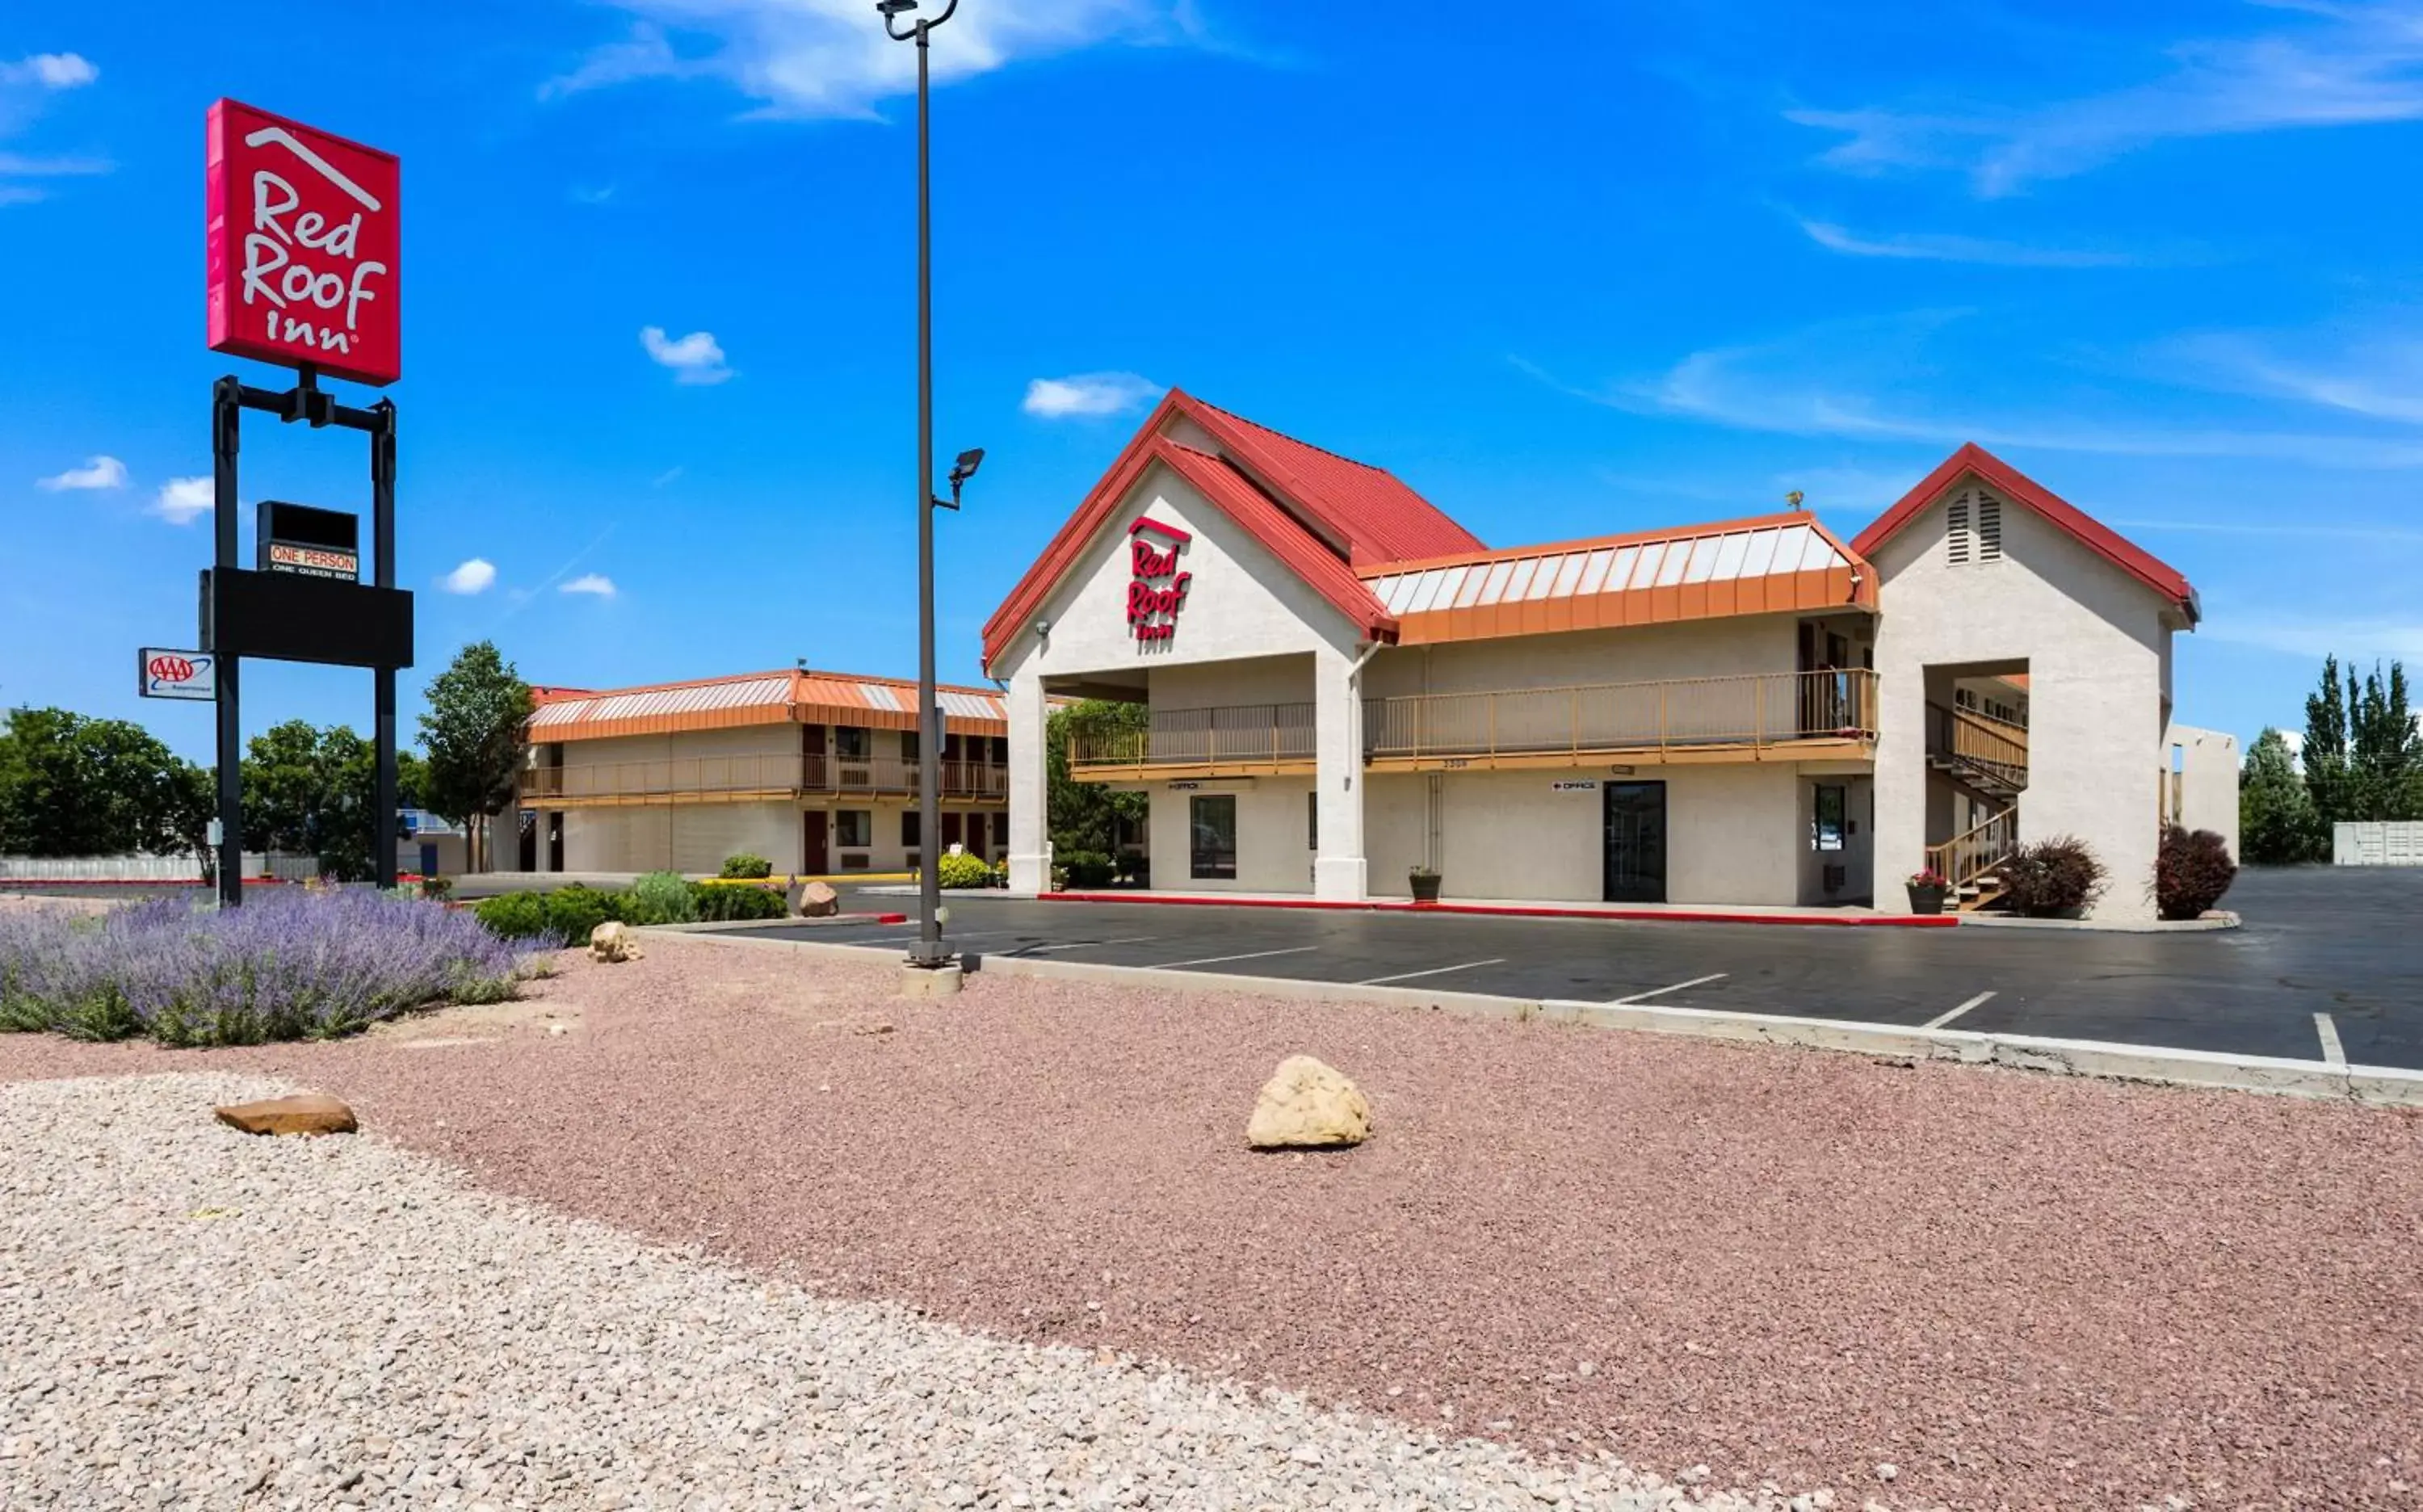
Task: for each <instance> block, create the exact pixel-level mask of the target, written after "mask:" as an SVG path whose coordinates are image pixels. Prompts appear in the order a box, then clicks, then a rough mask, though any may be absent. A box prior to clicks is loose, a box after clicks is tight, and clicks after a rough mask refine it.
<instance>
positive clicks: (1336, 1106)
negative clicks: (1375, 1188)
mask: <svg viewBox="0 0 2423 1512" xmlns="http://www.w3.org/2000/svg"><path fill="white" fill-rule="evenodd" d="M1370 1137H1371V1103H1370V1099H1369V1098H1366V1097H1365V1096H1364V1095H1363V1090H1362V1089H1361V1088H1359V1087H1356V1086H1355V1085H1354V1082H1352V1081H1350V1080H1348V1079H1347V1077H1346V1075H1345V1074H1343V1073H1342V1072H1339V1071H1338V1070H1337V1069H1336V1068H1335V1067H1332V1066H1328V1065H1325V1064H1323V1063H1322V1062H1321V1061H1319V1060H1315V1059H1314V1058H1312V1057H1310V1056H1290V1057H1288V1058H1286V1059H1285V1060H1282V1061H1280V1062H1279V1069H1278V1071H1277V1072H1276V1074H1274V1075H1273V1076H1272V1077H1271V1079H1270V1081H1269V1082H1268V1083H1266V1084H1265V1085H1264V1086H1263V1088H1262V1091H1261V1095H1260V1096H1259V1097H1258V1098H1256V1099H1255V1101H1254V1116H1253V1118H1252V1120H1251V1121H1249V1122H1247V1123H1246V1125H1245V1143H1246V1144H1248V1145H1250V1146H1252V1147H1253V1148H1254V1149H1257V1150H1295V1149H1312V1150H1319V1149H1335V1148H1338V1147H1340V1146H1346V1145H1357V1144H1361V1143H1362V1142H1363V1141H1364V1140H1366V1139H1368V1138H1370Z"/></svg>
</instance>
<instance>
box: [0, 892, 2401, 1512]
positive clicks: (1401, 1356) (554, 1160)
mask: <svg viewBox="0 0 2423 1512" xmlns="http://www.w3.org/2000/svg"><path fill="white" fill-rule="evenodd" d="M892 985H893V976H892V971H891V968H890V967H888V966H882V965H877V964H869V965H867V966H864V967H861V966H858V965H856V964H855V963H833V962H830V961H822V960H816V959H812V958H808V957H803V956H800V955H797V954H793V953H790V952H786V951H780V950H772V949H763V948H740V947H718V946H711V945H706V944H703V943H698V942H689V941H679V940H671V939H659V940H652V941H650V943H649V955H648V958H647V959H646V960H645V961H642V962H639V963H633V964H630V965H626V966H618V967H599V966H591V965H588V964H586V963H579V962H578V960H577V958H576V959H575V960H574V961H573V963H571V964H569V965H568V966H567V969H566V971H565V973H564V974H563V975H562V977H560V978H558V979H554V980H551V981H548V982H545V983H542V984H540V985H539V987H538V988H537V992H538V994H539V995H540V997H539V1001H538V1002H537V1003H535V1004H533V1005H523V1006H519V1007H516V1008H515V1009H513V1010H512V1011H511V1014H512V1015H513V1016H511V1017H510V1019H499V1018H497V1017H495V1016H493V1015H492V1016H491V1017H490V1018H488V1019H485V1020H480V1019H464V1020H456V1019H440V1020H436V1021H432V1022H430V1023H428V1024H426V1025H422V1026H418V1027H410V1028H406V1029H404V1030H403V1031H401V1032H390V1033H383V1034H380V1035H375V1036H372V1037H370V1038H368V1039H365V1040H364V1041H361V1042H353V1043H347V1044H338V1045H322V1046H284V1047H277V1048H274V1049H267V1050H261V1051H245V1052H208V1053H199V1054H197V1053H169V1052H161V1051H155V1050H149V1049H145V1048H140V1047H131V1046H120V1047H107V1046H103V1047H93V1046H75V1045H69V1044H65V1043H61V1042H55V1041H46V1040H45V1041H35V1040H27V1039H24V1038H22V1037H20V1038H17V1039H14V1040H10V1039H7V1038H0V1078H5V1077H7V1076H8V1075H11V1074H15V1075H60V1074H72V1073H76V1072H80V1071H81V1072H93V1071H117V1072H126V1071H136V1070H150V1069H157V1068H162V1067H178V1068H188V1069H189V1068H192V1067H195V1066H197V1065H207V1066H210V1067H212V1068H214V1069H220V1068H226V1069H240V1070H244V1071H246V1072H251V1073H259V1074H282V1075H287V1076H291V1077H293V1079H295V1080H297V1081H298V1082H301V1083H303V1084H306V1085H309V1086H314V1087H318V1088H322V1089H325V1090H331V1091H335V1092H337V1093H339V1094H340V1095H341V1096H344V1097H346V1098H348V1099H349V1100H350V1101H352V1102H353V1103H354V1104H355V1106H356V1108H357V1109H359V1110H360V1111H361V1112H362V1114H363V1116H364V1120H365V1123H366V1126H368V1127H369V1128H371V1129H372V1130H374V1131H377V1132H379V1133H381V1134H384V1135H386V1136H388V1137H389V1138H395V1139H398V1140H401V1141H403V1142H404V1143H406V1144H409V1145H412V1146H415V1147H418V1148H420V1149H422V1150H425V1151H429V1152H432V1153H435V1154H440V1155H443V1156H445V1157H447V1158H448V1159H450V1160H451V1161H453V1162H456V1163H458V1164H460V1165H462V1166H465V1167H467V1168H469V1169H470V1170H472V1171H474V1172H475V1173H476V1175H477V1178H478V1179H479V1180H480V1181H481V1182H482V1184H483V1185H484V1186H489V1187H491V1188H494V1189H497V1190H500V1191H503V1192H507V1193H511V1194H515V1195H518V1196H524V1197H530V1198H534V1199H538V1200H542V1201H544V1202H548V1203H551V1204H553V1205H555V1206H557V1207H560V1208H562V1209H566V1210H569V1211H571V1212H574V1213H577V1214H580V1215H583V1216H586V1217H590V1218H598V1219H602V1220H605V1221H607V1222H609V1223H611V1224H613V1225H616V1226H618V1227H620V1228H623V1229H626V1230H630V1231H634V1232H637V1233H641V1234H644V1235H647V1236H650V1237H652V1238H655V1239H658V1240H663V1241H671V1242H675V1243H696V1244H699V1245H701V1246H703V1247H704V1248H705V1249H707V1250H708V1251H709V1252H711V1253H713V1254H715V1255H717V1256H719V1257H721V1258H723V1259H726V1260H730V1261H734V1262H737V1263H740V1264H742V1265H746V1266H748V1267H750V1268H751V1269H752V1271H754V1272H756V1273H758V1274H762V1275H770V1276H779V1277H786V1278H790V1279H794V1280H797V1281H801V1282H804V1283H806V1284H808V1285H809V1286H811V1287H812V1288H813V1289H814V1290H816V1292H817V1293H819V1294H820V1295H825V1296H831V1297H866V1298H878V1297H879V1298H894V1299H897V1300H899V1301H901V1302H904V1303H908V1304H911V1305H913V1306H916V1307H919V1308H922V1309H926V1310H928V1311H929V1312H930V1313H933V1314H935V1315H937V1316H940V1317H942V1318H946V1319H948V1320H950V1321H952V1322H955V1323H958V1324H963V1325H966V1326H970V1327H973V1328H976V1329H983V1330H985V1331H987V1332H989V1333H990V1334H993V1335H996V1336H1001V1337H1007V1338H1013V1339H1021V1340H1027V1341H1034V1342H1040V1343H1052V1344H1070V1345H1081V1346H1085V1347H1088V1348H1093V1347H1101V1346H1109V1347H1113V1348H1117V1349H1122V1350H1130V1351H1133V1352H1135V1353H1137V1354H1139V1355H1141V1356H1147V1357H1151V1358H1159V1359H1165V1360H1171V1361H1178V1362H1180V1364H1182V1365H1185V1366H1188V1367H1192V1368H1194V1369H1196V1370H1199V1371H1202V1372H1205V1373H1207V1374H1212V1375H1219V1376H1224V1377H1236V1378H1243V1379H1246V1380H1252V1381H1257V1382H1259V1381H1263V1380H1271V1381H1275V1382H1278V1383H1281V1384H1284V1385H1286V1386H1288V1387H1291V1388H1294V1389H1300V1390H1303V1391H1306V1392H1307V1393H1312V1394H1313V1395H1314V1397H1315V1398H1316V1399H1318V1400H1320V1401H1322V1402H1323V1403H1325V1404H1330V1405H1345V1406H1350V1407H1355V1408H1360V1409H1374V1410H1381V1411H1385V1412H1386V1413H1388V1414H1390V1415H1392V1416H1394V1417H1396V1418H1398V1419H1400V1420H1402V1421H1404V1422H1406V1423H1408V1424H1413V1425H1416V1426H1432V1427H1436V1428H1439V1429H1442V1430H1449V1431H1454V1432H1458V1433H1462V1432H1474V1433H1481V1434H1483V1435H1486V1436H1488V1437H1490V1438H1492V1439H1496V1440H1503V1441H1507V1442H1512V1443H1517V1444H1520V1445H1523V1446H1525V1447H1527V1448H1528V1449H1530V1450H1532V1451H1534V1452H1542V1453H1546V1452H1553V1453H1555V1454H1558V1455H1575V1454H1587V1453H1592V1452H1596V1451H1601V1450H1605V1451H1608V1452H1612V1453H1616V1454H1621V1455H1623V1456H1624V1457H1625V1458H1626V1459H1628V1460H1630V1461H1631V1462H1632V1463H1634V1464H1638V1465H1645V1466H1649V1467H1652V1468H1655V1469H1657V1470H1659V1471H1661V1472H1667V1473H1670V1474H1671V1472H1674V1471H1676V1470H1677V1469H1679V1468H1682V1467H1687V1466H1692V1465H1695V1464H1699V1463H1702V1462H1704V1463H1706V1464H1708V1465H1710V1466H1712V1467H1713V1468H1714V1479H1713V1482H1712V1484H1716V1485H1734V1484H1742V1485H1750V1486H1755V1485H1756V1484H1757V1483H1759V1482H1761V1481H1770V1480H1771V1481H1774V1482H1776V1483H1778V1484H1781V1485H1783V1486H1786V1487H1789V1488H1813V1487H1817V1486H1821V1485H1822V1486H1831V1487H1833V1488H1836V1489H1838V1490H1839V1491H1841V1492H1842V1493H1843V1494H1844V1496H1845V1501H1846V1504H1852V1505H1856V1504H1858V1503H1859V1502H1861V1500H1863V1499H1864V1498H1866V1497H1870V1496H1882V1497H1884V1498H1885V1499H1887V1500H1890V1501H1892V1503H1894V1504H1897V1505H1901V1504H1912V1505H1926V1504H1955V1505H1959V1506H2031V1507H2034V1506H2056V1505H2058V1506H2079V1505H2095V1506H2129V1505H2135V1504H2156V1505H2159V1504H2162V1503H2163V1502H2164V1501H2165V1499H2166V1498H2169V1497H2173V1496H2178V1497H2183V1498H2186V1499H2188V1500H2190V1501H2191V1502H2192V1503H2193V1504H2197V1505H2201V1506H2240V1505H2250V1504H2267V1505H2277V1504H2284V1503H2288V1504H2315V1505H2355V1504H2391V1505H2396V1504H2415V1502H2414V1498H2413V1497H2412V1495H2411V1493H2409V1492H2407V1490H2406V1487H2407V1486H2408V1485H2409V1484H2413V1483H2423V1243H2418V1242H2417V1241H2418V1238H2423V1122H2417V1121H2416V1120H2415V1119H2413V1118H2410V1117H2407V1116H2403V1115H2399V1114H2394V1113H2383V1112H2378V1111H2370V1110H2365V1109H2360V1108H2354V1107H2350V1106H2336V1105H2330V1104H2322V1103H2312V1102H2300V1101H2293V1100H2289V1099H2276V1098H2263V1097H2253V1096H2245V1095H2240V1094H2232V1093H2213V1092H2196V1091H2187V1090H2171V1089H2153V1088H2130V1087H2122V1086H2116V1085H2108V1084H2102V1083H2095V1082H2088V1081H2083V1080H2076V1079H2064V1078H2053V1077H2044V1076H2034V1075H2027V1074H2018V1073H2007V1072H1994V1071H1986V1070H1979V1069H1975V1068H1968V1067H1960V1066H1950V1065H1933V1064H1925V1065H1920V1066H1916V1067H1897V1066H1893V1065H1891V1064H1887V1063H1880V1062H1873V1061H1868V1060H1863V1059H1860V1058H1853V1057H1847V1056H1840V1055H1829V1054H1825V1053H1820V1052H1795V1051H1785V1050H1776V1049H1771V1048H1766V1047H1744V1046H1729V1045H1720V1044H1715V1043H1710V1042H1697V1041H1687V1040H1679V1039H1668V1038H1661V1037H1657V1036H1651V1035H1641V1034H1624V1033H1612V1032H1606V1031H1596V1030H1586V1029H1575V1028H1567V1027H1556V1026H1549V1025H1541V1024H1534V1025H1528V1026H1516V1025H1506V1024H1488V1023H1474V1022H1469V1021H1464V1020H1459V1019H1453V1018H1449V1017H1445V1016H1441V1015H1432V1014H1416V1013H1407V1012H1402V1011H1388V1010H1380V1009H1366V1008H1350V1007H1338V1006H1314V1005H1308V1004H1304V1003H1289V1002H1281V1001H1273V1000H1259V999H1251V998H1232V997H1222V996H1214V995H1168V994H1160V993H1138V992H1132V991H1127V990H1122V989H1118V988H1113V987H1105V986H1081V985H1076V984H1071V983H1067V982H1052V981H1047V980H1041V979H1020V978H986V977H982V976H979V977H977V978H975V979H973V980H972V981H971V983H970V987H969V991H968V993H967V994H966V995H963V996H962V997H960V998H958V999H957V1000H955V1001H952V1002H947V1003H942V1004H933V1005H911V1004H906V1003H902V1002H899V1001H897V1000H895V999H894V998H893V997H892V996H891V995H890V994H891V990H892ZM550 1012H552V1013H554V1014H556V1015H558V1016H557V1017H556V1018H555V1019H554V1020H552V1021H548V1020H546V1018H545V1017H544V1015H545V1014H546V1013H550ZM559 1029H560V1030H561V1031H562V1032H551V1031H555V1030H559ZM861 1031H869V1032H861ZM412 1035H420V1036H422V1037H423V1038H425V1039H435V1040H437V1041H439V1042H440V1043H437V1044H436V1045H434V1046H430V1047H415V1046H414V1045H413V1044H411V1043H410V1041H409V1038H408V1036H412ZM1296 1051H1303V1052H1307V1053H1310V1054H1314V1055H1318V1056H1320V1057H1322V1058H1324V1059H1326V1060H1329V1061H1330V1062H1331V1063H1333V1064H1335V1065H1338V1066H1339V1067H1340V1068H1342V1069H1344V1070H1345V1071H1347V1072H1348V1073H1349V1074H1352V1075H1354V1076H1355V1077H1356V1078H1357V1079H1358V1080H1359V1081H1360V1082H1361V1083H1362V1085H1363V1086H1364V1088H1365V1090H1367V1091H1369V1092H1370V1095H1371V1098H1372V1102H1373V1106H1374V1111H1375V1120H1376V1125H1377V1133H1376V1135H1375V1137H1374V1138H1373V1140H1372V1141H1371V1143H1370V1144H1369V1145H1366V1146H1365V1147H1363V1148H1362V1149H1360V1150H1357V1151H1355V1152H1353V1153H1352V1154H1344V1155H1337V1156H1277V1157H1268V1156H1255V1155H1252V1154H1248V1153H1247V1152H1245V1151H1244V1150H1243V1147H1242V1131H1243V1123H1244V1119H1245V1115H1246V1113H1247V1111H1248V1110H1249V1108H1250V1106H1251V1105H1252V1100H1253V1094H1254V1090H1255V1089H1256V1088H1257V1087H1258V1086H1259V1084H1260V1082H1261V1080H1262V1079H1263V1078H1264V1077H1265V1076H1267V1075H1268V1074H1269V1072H1270V1070H1271V1068H1272V1067H1273V1066H1274V1065H1275V1064H1276V1062H1277V1061H1278V1059H1279V1058H1281V1057H1282V1056H1284V1055H1286V1054H1289V1053H1291V1052H1296ZM1887 1464H1890V1465H1892V1466H1893V1467H1895V1473H1894V1476H1893V1478H1892V1480H1891V1481H1890V1482H1888V1481H1886V1480H1885V1479H1884V1478H1883V1477H1882V1476H1881V1474H1880V1473H1879V1470H1878V1467H1879V1466H1881V1465H1887Z"/></svg>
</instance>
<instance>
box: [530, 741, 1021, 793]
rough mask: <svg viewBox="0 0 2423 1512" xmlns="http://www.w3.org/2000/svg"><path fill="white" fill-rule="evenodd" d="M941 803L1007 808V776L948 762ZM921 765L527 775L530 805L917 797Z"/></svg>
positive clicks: (693, 764)
mask: <svg viewBox="0 0 2423 1512" xmlns="http://www.w3.org/2000/svg"><path fill="white" fill-rule="evenodd" d="M919 776H920V774H919V772H918V767H917V763H916V762H914V761H904V760H902V759H901V758H900V757H898V756H835V755H831V754H830V753H828V754H826V755H822V756H799V755H789V756H676V757H672V758H670V759H666V760H657V761H591V762H578V763H575V764H573V765H570V766H562V767H533V768H531V769H530V770H528V771H526V772H523V773H522V800H523V802H525V803H530V802H534V801H536V802H545V801H548V800H554V801H558V802H573V803H582V802H587V803H647V802H651V801H656V802H676V801H686V800H699V801H711V800H715V799H726V800H732V799H740V798H760V797H771V798H785V799H788V798H814V797H819V796H844V797H847V796H856V795H865V796H868V797H875V796H880V795H891V794H898V795H901V796H913V795H914V794H915V793H916V792H917V791H918V789H919ZM942 796H943V797H944V798H951V799H972V800H978V801H982V800H995V801H1006V800H1007V798H1008V796H1009V769H1008V768H1007V767H1004V766H999V765H996V764H994V763H992V762H989V761H945V762H943V763H942Z"/></svg>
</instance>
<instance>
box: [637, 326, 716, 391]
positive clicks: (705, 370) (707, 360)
mask: <svg viewBox="0 0 2423 1512" xmlns="http://www.w3.org/2000/svg"><path fill="white" fill-rule="evenodd" d="M640 344H641V346H644V347H646V348H647V349H648V356H649V357H650V358H654V359H655V361H656V363H657V366H659V367H666V368H671V369H673V381H674V382H675V383H721V382H722V381H723V380H724V379H726V378H728V377H730V376H732V369H731V368H729V367H727V366H725V364H724V359H723V348H722V347H721V346H718V345H717V344H716V342H715V333H714V332H713V331H692V332H690V333H689V335H688V336H685V337H682V338H681V339H680V340H678V341H674V340H671V339H669V338H667V337H666V335H665V328H664V327H663V326H643V327H641V331H640Z"/></svg>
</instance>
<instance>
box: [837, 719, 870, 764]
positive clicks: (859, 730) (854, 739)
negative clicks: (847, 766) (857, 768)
mask: <svg viewBox="0 0 2423 1512" xmlns="http://www.w3.org/2000/svg"><path fill="white" fill-rule="evenodd" d="M866 753H867V732H866V730H865V729H864V728H863V726H861V725H857V724H844V725H841V726H839V727H837V728H836V729H834V731H833V755H835V756H839V757H841V758H842V759H843V760H844V761H863V760H865V759H866Z"/></svg>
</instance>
